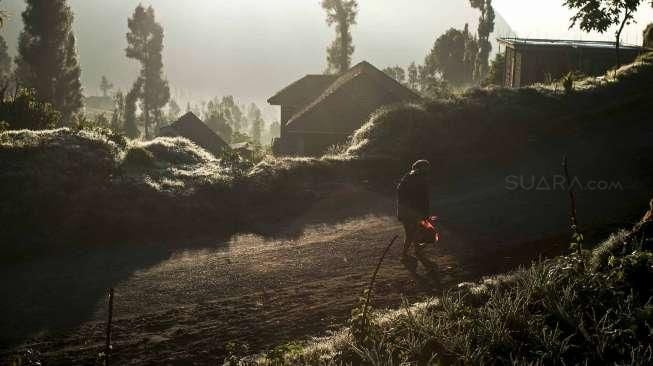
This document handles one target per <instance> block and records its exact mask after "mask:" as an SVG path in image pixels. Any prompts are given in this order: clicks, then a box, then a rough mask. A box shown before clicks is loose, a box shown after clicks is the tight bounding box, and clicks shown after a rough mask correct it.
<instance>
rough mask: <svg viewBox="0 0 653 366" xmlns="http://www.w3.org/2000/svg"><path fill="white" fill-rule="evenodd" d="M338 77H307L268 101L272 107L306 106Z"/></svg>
mask: <svg viewBox="0 0 653 366" xmlns="http://www.w3.org/2000/svg"><path fill="white" fill-rule="evenodd" d="M337 77H338V76H337V75H306V76H304V77H303V78H301V79H299V80H297V81H295V82H294V83H292V84H290V85H288V86H287V87H285V88H283V89H282V90H281V91H279V92H278V93H277V94H275V95H274V96H272V97H271V98H270V99H268V103H270V104H272V105H281V104H288V105H300V106H302V107H303V106H305V105H306V104H308V103H310V102H311V101H312V100H314V99H315V98H317V97H318V96H319V95H320V94H322V92H323V91H324V90H325V89H326V88H328V87H329V85H331V84H332V83H333V81H334V80H335V79H336V78H337Z"/></svg>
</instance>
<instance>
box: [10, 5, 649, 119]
mask: <svg viewBox="0 0 653 366" xmlns="http://www.w3.org/2000/svg"><path fill="white" fill-rule="evenodd" d="M139 2H141V3H143V4H146V5H147V4H151V5H153V6H154V8H155V9H156V13H157V18H158V21H159V22H160V23H161V24H162V25H163V27H164V30H165V37H166V38H165V51H164V63H165V73H166V75H167V77H168V79H169V80H170V84H171V86H172V87H173V91H174V94H176V95H177V98H178V99H180V100H181V102H182V103H184V102H185V100H186V99H192V100H200V99H206V98H209V97H211V96H222V95H226V94H232V95H234V96H235V97H236V98H237V99H239V100H240V101H241V102H243V103H246V102H250V101H255V102H256V103H257V104H260V105H261V106H262V107H263V106H265V105H266V103H265V100H266V99H267V98H268V97H269V96H271V95H273V94H274V93H275V92H276V91H278V90H280V89H281V88H283V87H284V86H286V85H287V84H289V83H290V82H292V81H294V80H295V79H297V78H298V77H301V76H303V75H304V74H307V73H320V72H322V71H323V70H324V69H325V66H326V65H325V49H326V47H327V46H328V44H329V43H330V42H331V40H332V39H333V37H334V35H333V34H334V31H333V29H330V28H328V27H327V25H326V24H325V21H324V12H323V10H322V9H321V7H320V5H319V4H320V1H319V0H273V1H272V0H192V1H190V0H185V1H180V0H149V1H147V0H142V1H140V0H70V4H71V6H72V8H73V11H74V12H75V24H74V28H75V32H76V35H77V38H78V47H79V52H80V58H81V64H82V68H83V73H82V81H83V84H84V88H85V91H86V94H89V95H92V94H97V93H99V91H98V84H99V80H100V77H101V76H102V75H106V76H107V77H108V78H109V79H110V80H112V81H113V82H114V83H115V84H116V86H118V87H120V88H122V89H125V88H128V87H129V86H130V85H131V83H132V82H133V80H134V79H135V77H136V74H137V72H138V65H137V64H136V63H135V62H133V61H131V60H127V59H126V58H125V56H124V48H125V46H126V44H125V33H126V32H127V17H128V16H130V15H131V13H133V10H134V8H135V6H136V5H137V4H138V3H139ZM359 4H360V11H359V17H358V25H357V26H355V27H354V29H353V37H354V43H355V46H356V52H355V54H354V62H358V61H361V60H367V61H369V62H371V63H372V64H374V65H376V66H378V67H380V68H382V67H385V66H390V65H395V64H399V65H402V66H406V65H407V64H408V63H410V62H411V61H413V60H414V61H417V62H421V61H422V60H423V59H424V56H425V55H426V53H427V52H428V50H429V49H430V48H431V47H432V45H433V41H434V40H435V38H436V37H437V36H438V35H440V34H442V33H443V32H444V31H446V30H447V29H448V28H451V27H456V28H462V27H463V26H464V24H465V23H466V22H469V23H470V28H471V29H472V30H474V29H475V28H476V20H477V19H478V12H477V11H475V10H473V9H471V7H470V6H469V1H467V0H404V1H399V0H359ZM494 4H495V7H496V10H497V12H498V13H499V14H501V15H502V16H504V17H505V18H506V20H507V22H508V24H510V26H508V25H507V24H506V23H505V22H503V21H502V19H499V21H498V27H497V31H496V33H495V35H496V36H506V35H512V34H511V33H512V32H511V28H512V29H514V31H515V32H516V33H517V34H518V35H519V36H527V37H556V38H581V37H582V38H584V39H589V38H593V39H604V38H607V39H612V32H610V33H608V34H605V35H603V36H601V35H587V34H583V33H581V32H579V31H577V30H572V31H568V30H567V28H568V19H569V17H570V13H569V12H568V11H566V10H565V9H563V8H562V5H561V4H562V0H494ZM0 6H2V7H4V8H6V9H7V10H9V12H10V15H11V19H10V21H9V23H8V24H7V26H6V27H5V29H4V30H3V35H4V36H5V38H6V39H7V42H8V43H9V45H10V47H11V48H12V49H13V48H14V47H15V43H16V39H17V35H18V32H19V31H20V30H21V28H22V20H21V18H20V13H21V12H22V10H23V9H24V1H23V0H4V1H2V2H1V3H0ZM643 8H644V7H643ZM638 19H639V20H640V23H639V24H636V25H633V26H631V27H629V28H628V29H626V31H625V33H624V40H625V41H628V42H634V43H639V42H640V41H641V30H642V29H643V28H644V26H645V24H646V23H647V22H645V21H644V20H645V19H650V20H651V21H653V11H651V10H650V6H648V7H647V8H646V10H643V11H642V12H640V14H638ZM265 112H266V115H267V116H268V118H270V117H273V116H274V113H273V112H274V109H273V108H266V110H265ZM274 118H278V117H274Z"/></svg>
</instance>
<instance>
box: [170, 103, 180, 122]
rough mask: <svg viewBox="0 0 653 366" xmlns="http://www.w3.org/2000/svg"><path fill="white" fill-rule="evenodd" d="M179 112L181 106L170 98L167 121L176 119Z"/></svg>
mask: <svg viewBox="0 0 653 366" xmlns="http://www.w3.org/2000/svg"><path fill="white" fill-rule="evenodd" d="M180 114H181V107H180V106H179V104H177V101H176V100H174V99H172V98H171V99H170V101H169V102H168V121H176V120H177V118H179V115H180Z"/></svg>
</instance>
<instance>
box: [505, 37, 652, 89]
mask: <svg viewBox="0 0 653 366" xmlns="http://www.w3.org/2000/svg"><path fill="white" fill-rule="evenodd" d="M498 41H499V44H502V45H504V46H505V47H506V51H505V57H506V64H505V74H504V86H505V87H513V88H518V87H521V86H527V85H532V84H535V83H539V82H545V81H548V80H556V79H560V78H561V77H562V76H563V75H565V74H567V73H569V72H571V71H579V72H581V73H583V74H586V75H592V76H596V75H602V74H604V73H605V72H606V71H607V70H609V69H610V68H611V67H613V66H614V65H615V60H616V51H615V42H601V41H569V40H551V39H526V38H499V39H498ZM641 52H642V48H641V47H639V46H632V45H621V47H620V59H621V63H622V64H626V63H630V62H632V61H634V60H635V58H636V57H637V56H638V55H639V54H640V53H641Z"/></svg>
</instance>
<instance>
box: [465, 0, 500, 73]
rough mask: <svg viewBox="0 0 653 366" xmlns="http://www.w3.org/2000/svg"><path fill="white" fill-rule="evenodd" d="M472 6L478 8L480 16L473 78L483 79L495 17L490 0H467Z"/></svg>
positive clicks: (490, 50) (488, 57) (488, 59)
mask: <svg viewBox="0 0 653 366" xmlns="http://www.w3.org/2000/svg"><path fill="white" fill-rule="evenodd" d="M469 2H470V4H471V5H472V8H474V9H478V10H480V12H481V16H480V17H479V19H478V34H477V35H478V55H477V56H476V65H475V68H474V80H476V81H480V80H483V78H484V77H485V74H486V73H487V69H488V67H489V61H490V52H492V43H491V42H490V35H491V34H492V32H494V19H495V17H496V15H495V13H494V8H493V7H492V0H469Z"/></svg>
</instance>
